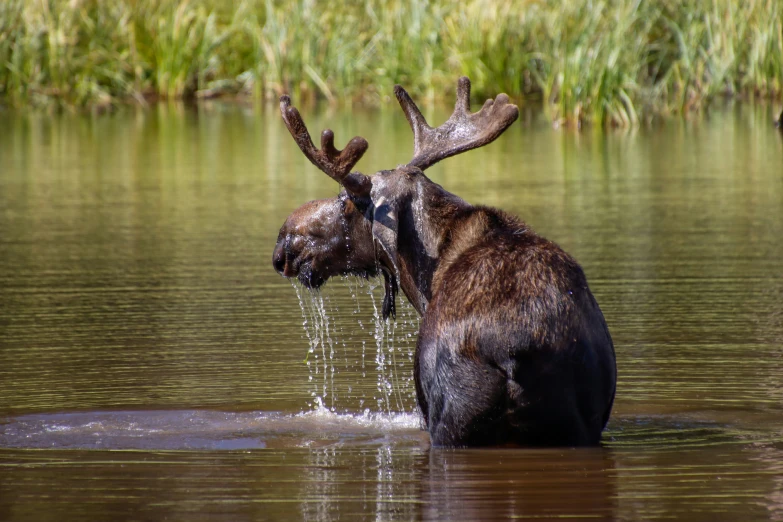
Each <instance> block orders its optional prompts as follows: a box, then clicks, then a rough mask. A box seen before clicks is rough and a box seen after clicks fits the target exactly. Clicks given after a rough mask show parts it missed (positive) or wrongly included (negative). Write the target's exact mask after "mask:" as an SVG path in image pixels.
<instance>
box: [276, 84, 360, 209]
mask: <svg viewBox="0 0 783 522" xmlns="http://www.w3.org/2000/svg"><path fill="white" fill-rule="evenodd" d="M280 113H281V114H282V115H283V121H284V122H285V126H286V127H287V128H288V132H290V133H291V136H293V138H294V141H296V144H297V145H299V149H301V151H302V152H303V153H304V155H305V157H307V159H309V160H310V163H312V164H313V165H315V166H316V167H318V168H319V169H321V170H322V171H323V172H325V173H326V174H327V175H328V176H329V177H330V178H332V179H334V180H335V181H337V182H338V183H340V184H341V185H342V186H344V187H345V189H346V190H347V191H348V192H350V193H352V194H354V195H356V196H366V195H368V194H369V193H370V189H371V188H372V182H371V181H370V178H369V177H367V176H365V175H364V174H361V173H360V172H351V169H352V168H353V166H354V165H356V163H357V162H358V161H359V160H360V159H361V157H362V156H363V155H364V153H365V151H366V150H367V147H369V144H368V143H367V140H365V139H364V138H362V137H360V136H356V137H355V138H353V139H352V140H351V141H349V142H348V144H347V145H346V146H345V148H344V149H343V150H338V149H337V148H335V146H334V133H333V132H332V131H331V130H330V129H326V130H325V131H323V132H322V133H321V148H320V150H319V149H316V148H315V145H313V140H312V138H311V137H310V133H309V132H308V131H307V126H306V125H305V123H304V120H303V119H302V116H301V114H299V111H298V110H296V107H294V106H292V105H291V98H289V97H288V96H286V95H283V96H281V97H280Z"/></svg>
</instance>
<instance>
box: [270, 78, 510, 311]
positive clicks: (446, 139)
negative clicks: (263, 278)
mask: <svg viewBox="0 0 783 522" xmlns="http://www.w3.org/2000/svg"><path fill="white" fill-rule="evenodd" d="M394 94H395V95H396V97H397V100H398V101H399V103H400V106H401V107H402V110H403V111H404V113H405V117H406V118H407V120H408V123H409V124H410V126H411V129H412V130H413V138H414V153H413V159H411V160H410V162H408V163H407V164H406V165H400V166H398V167H397V168H395V169H393V170H382V171H380V172H377V173H376V174H375V175H373V176H367V175H364V174H362V173H359V172H351V169H352V168H353V166H354V165H355V164H356V163H357V162H358V161H359V159H361V157H362V155H363V154H364V152H365V151H366V150H367V147H368V143H367V141H366V140H365V139H364V138H361V137H355V138H353V139H352V140H351V141H350V142H348V144H347V145H346V146H345V148H344V149H343V150H337V149H336V148H335V146H334V133H333V132H332V131H331V130H328V129H327V130H325V131H323V133H322V134H321V148H320V149H316V148H315V146H314V145H313V142H312V139H311V138H310V133H309V132H308V131H307V127H306V126H305V124H304V121H303V120H302V117H301V115H300V114H299V111H297V110H296V108H295V107H293V106H292V105H291V100H290V98H289V97H288V96H283V97H281V98H280V111H281V112H282V115H283V120H284V121H285V124H286V126H287V127H288V130H289V132H290V133H291V135H292V136H293V138H294V140H295V141H296V143H297V145H299V148H300V149H301V150H302V152H303V153H304V155H305V156H306V157H307V159H309V160H310V161H311V162H312V163H313V164H314V165H315V166H316V167H318V168H319V169H321V170H322V171H323V172H325V173H326V174H327V175H329V176H330V177H331V178H332V179H334V180H335V181H337V182H338V183H340V185H342V187H343V188H342V190H341V192H340V194H339V195H338V196H337V197H336V198H330V199H322V200H317V201H311V202H309V203H306V204H305V205H303V206H301V207H300V208H298V209H297V210H295V211H294V212H293V213H292V214H291V215H290V216H289V217H288V219H286V221H285V223H284V224H283V227H282V228H281V229H280V234H279V235H278V238H277V244H276V246H275V250H274V255H273V264H274V267H275V269H276V270H277V271H278V272H279V273H280V274H282V275H284V276H286V277H297V278H298V279H299V281H300V282H301V283H302V284H303V285H304V286H306V287H309V288H318V287H320V286H321V285H322V284H324V282H326V280H327V279H328V278H329V277H332V276H334V275H356V276H360V277H370V276H376V275H378V274H382V275H383V277H384V287H385V295H384V300H383V309H382V311H383V316H384V318H387V317H388V316H389V315H391V316H394V315H395V297H396V294H397V289H398V284H399V286H402V289H403V292H405V295H406V296H408V299H409V300H410V302H411V303H412V304H413V306H414V307H415V308H416V310H417V311H418V312H419V313H420V314H423V313H424V311H425V310H426V307H427V304H428V302H429V299H430V298H431V295H432V294H431V289H432V283H433V281H432V279H433V274H434V273H435V270H436V268H437V266H438V264H439V261H440V247H441V246H442V245H443V243H444V242H448V241H451V238H449V237H447V236H448V231H447V227H446V224H447V222H450V221H451V220H452V219H453V217H454V216H455V215H458V214H459V212H460V211H461V210H463V209H465V208H467V207H468V205H467V203H465V202H464V201H463V200H462V199H460V198H458V197H457V196H455V195H453V194H450V193H449V192H447V191H445V190H444V189H443V188H442V187H441V186H440V185H437V184H436V183H434V182H432V181H431V180H430V179H429V178H427V176H426V175H425V174H424V170H426V169H427V168H429V167H430V166H432V165H434V164H435V163H437V162H439V161H440V160H442V159H445V158H448V157H450V156H454V155H456V154H459V153H462V152H466V151H469V150H471V149H475V148H478V147H481V146H483V145H487V144H488V143H491V142H492V141H494V140H495V139H496V138H497V137H498V136H500V135H501V134H502V133H503V131H505V130H506V129H507V128H508V127H509V126H510V125H511V124H512V123H513V122H514V121H515V120H516V119H517V117H518V116H519V110H518V109H517V107H516V105H512V104H511V103H509V99H508V96H506V95H505V94H500V95H499V96H497V97H496V98H495V99H494V100H487V101H486V103H484V106H483V107H482V108H481V110H480V111H478V112H475V113H472V112H471V111H470V80H469V79H468V78H466V77H463V78H460V79H459V81H458V84H457V102H456V106H455V108H454V112H453V114H452V115H451V117H450V118H449V119H448V120H447V121H446V122H445V123H444V124H443V125H441V126H440V127H437V128H432V127H430V126H429V125H428V124H427V121H426V120H425V118H424V116H422V114H421V112H420V111H419V109H418V107H417V106H416V104H415V103H414V102H413V100H412V99H411V98H410V96H409V95H408V93H407V92H406V91H405V89H403V88H402V87H400V86H399V85H397V86H395V87H394ZM401 237H403V238H405V239H404V241H401V240H400V238H401Z"/></svg>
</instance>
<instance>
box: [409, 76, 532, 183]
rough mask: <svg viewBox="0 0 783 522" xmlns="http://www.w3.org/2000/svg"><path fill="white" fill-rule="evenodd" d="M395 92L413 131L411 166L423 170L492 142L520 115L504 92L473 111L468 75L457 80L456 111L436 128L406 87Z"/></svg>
mask: <svg viewBox="0 0 783 522" xmlns="http://www.w3.org/2000/svg"><path fill="white" fill-rule="evenodd" d="M394 94H395V96H397V101H399V102H400V106H401V107H402V110H403V111H404V112H405V117H406V118H407V119H408V123H409V124H410V126H411V129H412V130H413V141H414V146H413V159H412V160H411V161H410V163H409V165H413V166H415V167H419V168H420V169H421V170H424V169H426V168H427V167H430V166H432V165H434V164H435V163H437V162H439V161H440V160H442V159H446V158H448V157H450V156H454V155H455V154H459V153H460V152H466V151H468V150H471V149H476V148H478V147H482V146H484V145H487V144H488V143H491V142H493V141H494V140H495V139H496V138H497V137H498V136H500V135H501V134H503V131H505V130H506V129H507V128H508V127H509V126H510V125H511V124H512V123H514V121H515V120H516V119H517V117H519V109H518V108H517V106H516V105H513V104H511V103H509V102H508V96H506V95H505V94H499V95H498V96H497V98H495V99H494V100H487V101H486V103H484V106H483V107H482V108H481V110H480V111H478V112H475V113H471V112H470V80H469V79H468V78H467V77H466V76H463V77H462V78H460V79H459V81H458V82H457V104H456V106H455V107H454V113H453V114H452V115H451V117H450V118H449V119H448V120H447V121H446V123H444V124H443V125H441V126H440V127H438V128H436V129H433V128H432V127H430V126H429V125H427V120H425V119H424V116H422V114H421V111H419V108H418V107H416V104H415V103H414V102H413V100H412V99H411V97H410V96H409V95H408V93H407V92H405V89H403V88H402V87H400V86H399V85H395V86H394Z"/></svg>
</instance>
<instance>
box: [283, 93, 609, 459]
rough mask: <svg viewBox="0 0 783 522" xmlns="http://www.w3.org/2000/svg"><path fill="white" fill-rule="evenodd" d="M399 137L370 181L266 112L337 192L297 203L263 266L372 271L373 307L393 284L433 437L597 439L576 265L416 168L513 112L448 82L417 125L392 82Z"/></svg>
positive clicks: (598, 373) (329, 146)
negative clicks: (403, 302)
mask: <svg viewBox="0 0 783 522" xmlns="http://www.w3.org/2000/svg"><path fill="white" fill-rule="evenodd" d="M394 93H395V95H396V96H397V100H398V101H399V102H400V105H401V106H402V109H403V111H404V112H405V117H406V118H407V119H408V123H410V126H411V129H412V130H413V136H414V156H413V159H412V160H411V161H410V162H409V163H408V164H407V165H404V166H400V167H397V168H396V169H394V170H383V171H380V172H377V173H376V174H375V175H373V176H366V175H364V174H361V173H359V172H351V168H352V167H353V166H354V165H355V164H356V162H357V161H359V159H360V158H361V157H362V155H363V154H364V152H365V151H366V150H367V146H368V144H367V141H366V140H364V139H363V138H360V137H356V138H353V139H352V140H351V141H350V142H349V143H348V145H346V147H345V148H344V149H343V150H342V151H340V150H337V149H336V148H335V146H334V134H333V133H332V131H330V130H325V131H324V132H323V133H322V135H321V148H320V149H316V148H315V146H314V145H313V142H312V140H311V138H310V134H309V133H308V131H307V128H306V127H305V124H304V121H303V120H302V117H301V116H300V114H299V112H298V111H297V110H296V109H295V108H294V107H292V106H291V102H290V99H289V98H288V96H283V97H282V98H280V110H281V112H282V114H283V120H284V121H285V124H286V126H287V127H288V130H289V131H290V132H291V135H292V136H293V137H294V140H295V141H296V143H297V144H298V145H299V148H300V149H301V150H302V152H303V153H304V154H305V156H307V158H308V159H309V160H310V161H311V162H312V163H313V164H314V165H315V166H316V167H318V168H319V169H321V170H322V171H324V172H325V173H326V174H328V175H329V176H331V177H332V178H333V179H335V180H336V181H337V182H338V183H340V184H341V185H342V187H343V190H342V191H341V192H340V194H339V195H338V196H337V197H336V198H331V199H322V200H317V201H311V202H309V203H305V204H304V205H303V206H301V207H300V208H298V209H296V210H295V211H294V212H293V213H292V214H291V215H290V216H289V217H288V218H287V219H286V221H285V223H284V224H283V227H282V228H281V229H280V234H279V236H278V238H277V244H276V245H275V250H274V254H273V264H274V267H275V269H276V270H277V271H278V272H280V273H281V274H282V275H284V276H286V277H297V278H298V279H299V281H300V282H301V283H302V284H303V285H305V286H307V287H310V288H317V287H319V286H320V285H322V284H323V283H324V282H325V281H326V280H327V279H328V278H329V277H331V276H334V275H356V276H359V277H371V276H376V275H378V274H379V273H380V274H381V275H383V278H384V284H385V285H384V286H385V295H384V300H383V314H384V317H388V316H392V317H393V316H394V315H395V299H396V294H397V291H398V288H402V291H403V293H404V294H405V296H406V297H407V298H408V300H409V301H410V302H411V304H412V305H413V306H414V308H415V309H416V310H417V311H418V312H419V314H421V316H422V321H421V328H420V331H419V337H418V341H417V345H416V355H415V360H414V374H415V375H414V377H415V382H416V396H417V400H418V404H419V407H420V408H421V412H422V414H423V416H424V419H425V422H426V425H427V429H428V430H429V433H430V436H431V438H432V442H433V444H435V445H444V446H479V445H498V444H520V445H546V446H562V445H568V446H577V445H593V444H597V443H598V442H599V440H600V437H601V432H602V430H603V428H604V427H605V426H606V423H607V421H608V420H609V414H610V412H611V409H612V402H613V400H614V393H615V383H616V378H617V370H616V364H615V355H614V347H613V345H612V339H611V337H610V335H609V330H608V329H607V326H606V322H605V321H604V317H603V314H602V313H601V310H600V308H599V307H598V303H596V301H595V299H594V298H593V295H592V293H591V292H590V289H589V288H588V286H587V281H586V279H585V275H584V273H583V271H582V269H581V267H580V266H579V264H578V263H577V262H576V261H575V260H574V259H573V258H572V257H571V256H569V255H568V254H567V253H565V252H564V251H563V250H562V249H560V247H558V246H557V245H556V244H554V243H552V242H551V241H548V240H546V239H544V238H543V237H541V236H539V235H537V234H536V233H535V232H533V231H532V230H531V229H530V228H529V227H528V226H527V225H525V223H524V222H522V221H521V220H520V219H518V218H516V217H514V216H511V215H509V214H506V213H505V212H503V211H500V210H497V209H494V208H489V207H484V206H478V205H470V204H469V203H467V202H465V201H464V200H462V199H461V198H459V197H457V196H455V195H454V194H451V193H449V192H447V191H446V190H444V189H443V187H441V186H440V185H438V184H436V183H433V182H432V181H431V180H430V179H429V178H427V176H425V175H424V172H423V171H424V170H425V169H427V168H428V167H430V166H431V165H434V164H435V163H437V162H438V161H440V160H442V159H444V158H447V157H449V156H453V155H455V154H459V153H461V152H466V151H468V150H470V149H474V148H477V147H481V146H483V145H487V144H488V143H490V142H492V141H494V140H495V139H496V138H497V137H498V136H500V135H501V134H502V133H503V131H505V130H506V129H507V128H508V127H509V126H510V125H511V124H512V123H513V122H514V121H515V120H516V119H517V117H518V115H519V111H518V109H517V107H516V106H515V105H512V104H511V103H509V100H508V97H507V96H506V95H505V94H500V95H498V96H497V98H495V99H494V100H487V102H486V103H485V104H484V106H483V107H482V108H481V110H480V111H478V112H475V113H472V112H470V81H469V80H468V79H467V78H460V80H459V82H458V85H457V103H456V107H455V109H454V113H453V114H452V115H451V117H450V118H449V119H448V121H446V122H445V123H444V124H443V125H441V126H440V127H437V128H432V127H430V126H429V125H428V124H427V122H426V120H425V119H424V117H423V116H422V114H421V112H420V111H419V109H418V107H416V104H415V103H414V102H413V100H411V98H410V97H409V96H408V93H407V92H405V90H404V89H403V88H402V87H400V86H396V87H395V88H394Z"/></svg>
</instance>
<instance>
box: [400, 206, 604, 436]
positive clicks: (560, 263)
mask: <svg viewBox="0 0 783 522" xmlns="http://www.w3.org/2000/svg"><path fill="white" fill-rule="evenodd" d="M462 214H463V217H461V218H458V219H456V220H455V221H457V222H458V224H457V225H456V226H458V227H459V228H460V229H461V230H465V229H471V234H472V235H473V241H466V240H465V239H463V240H462V241H461V244H459V245H457V246H454V245H450V246H446V248H444V249H443V257H444V258H446V259H448V261H447V262H445V263H441V266H440V267H439V268H438V270H436V271H435V274H434V278H433V279H434V281H433V288H432V294H433V298H432V300H431V301H430V302H429V305H428V306H427V308H426V311H425V312H424V314H423V319H422V323H421V330H420V333H419V339H418V344H417V353H416V360H415V361H416V363H415V373H416V384H417V388H416V391H417V399H418V403H419V407H420V408H421V410H422V413H423V415H424V417H425V419H426V422H427V427H428V429H429V431H430V434H431V436H432V442H433V444H436V445H446V446H477V445H497V444H508V443H512V444H520V445H545V446H562V445H567V446H578V445H593V444H597V443H598V442H599V440H600V437H601V432H602V430H603V428H604V426H605V425H606V422H607V421H608V419H609V413H610V411H611V407H612V402H613V399H614V392H615V381H616V370H615V357H614V348H613V346H612V340H611V337H610V336H609V331H608V329H607V327H606V323H605V321H604V319H603V315H602V314H601V311H600V309H599V307H598V304H597V303H596V301H595V299H594V298H593V296H592V294H591V293H590V290H589V288H588V286H587V282H586V280H585V277H584V273H583V272H582V269H581V268H580V267H579V265H578V264H577V263H576V262H575V261H574V260H573V259H572V258H571V257H570V256H569V255H568V254H566V253H565V252H563V251H562V250H561V249H560V248H559V247H558V246H557V245H555V244H554V243H551V242H549V241H547V240H546V239H544V238H542V237H540V236H538V235H537V234H535V233H534V232H533V231H531V230H530V229H528V228H527V227H526V226H525V225H524V224H523V223H522V222H520V221H518V220H517V219H515V218H513V217H511V216H508V215H506V214H504V213H502V212H500V211H497V210H495V209H489V208H482V207H479V208H476V207H471V208H470V209H469V210H465V211H463V212H462ZM452 249H456V250H459V252H450V250H452Z"/></svg>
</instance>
